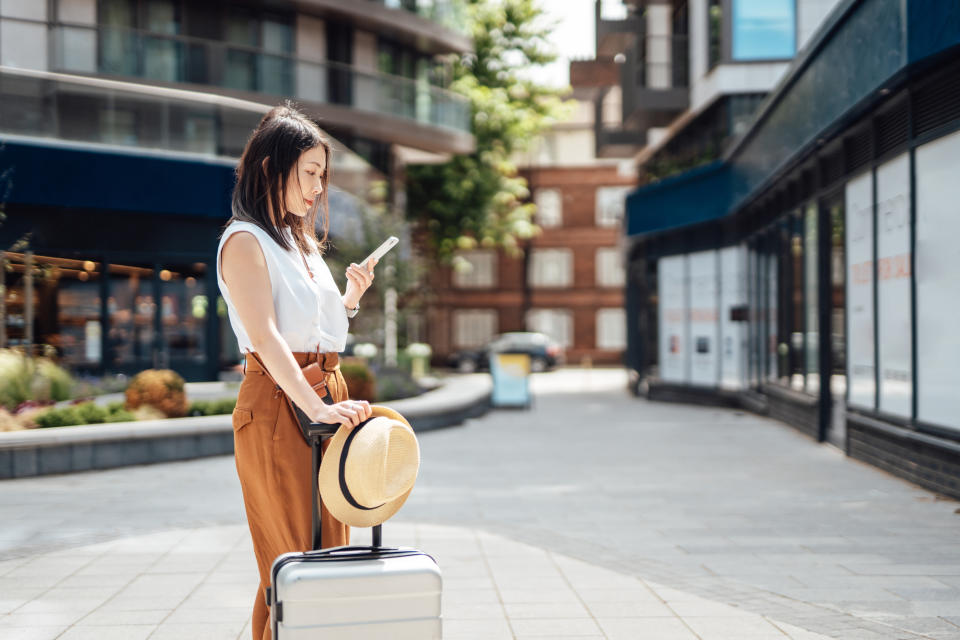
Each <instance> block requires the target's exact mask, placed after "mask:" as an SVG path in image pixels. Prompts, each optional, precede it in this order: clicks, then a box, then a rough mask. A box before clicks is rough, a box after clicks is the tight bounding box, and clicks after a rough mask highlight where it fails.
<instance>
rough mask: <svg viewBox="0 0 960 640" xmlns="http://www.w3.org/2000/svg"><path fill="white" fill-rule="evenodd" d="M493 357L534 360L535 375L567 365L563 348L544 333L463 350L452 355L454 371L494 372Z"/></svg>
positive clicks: (514, 334) (519, 334) (504, 337)
mask: <svg viewBox="0 0 960 640" xmlns="http://www.w3.org/2000/svg"><path fill="white" fill-rule="evenodd" d="M491 353H526V354H528V355H529V356H530V370H531V371H538V372H539V371H547V370H548V369H552V368H553V367H555V366H557V364H561V363H562V362H563V358H564V355H563V347H561V346H560V344H559V343H558V342H556V341H555V340H553V339H552V338H550V337H549V336H547V335H545V334H543V333H537V332H534V331H511V332H509V333H501V334H499V335H496V336H494V337H493V338H492V339H491V340H490V341H489V342H487V344H485V345H484V346H482V347H480V348H477V349H461V350H460V351H457V352H455V353H453V354H451V355H450V357H449V359H448V361H449V364H450V366H451V367H454V368H455V369H457V370H458V371H461V372H463V373H472V372H474V371H484V370H487V369H489V368H490V354H491Z"/></svg>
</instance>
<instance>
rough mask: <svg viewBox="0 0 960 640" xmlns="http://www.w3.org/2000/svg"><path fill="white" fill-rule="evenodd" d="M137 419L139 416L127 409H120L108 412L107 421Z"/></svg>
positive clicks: (130, 420) (131, 420)
mask: <svg viewBox="0 0 960 640" xmlns="http://www.w3.org/2000/svg"><path fill="white" fill-rule="evenodd" d="M136 419H137V417H136V416H135V415H133V414H132V413H130V412H129V411H127V410H126V409H120V410H119V411H114V412H113V413H110V414H107V419H106V422H133V421H134V420H136Z"/></svg>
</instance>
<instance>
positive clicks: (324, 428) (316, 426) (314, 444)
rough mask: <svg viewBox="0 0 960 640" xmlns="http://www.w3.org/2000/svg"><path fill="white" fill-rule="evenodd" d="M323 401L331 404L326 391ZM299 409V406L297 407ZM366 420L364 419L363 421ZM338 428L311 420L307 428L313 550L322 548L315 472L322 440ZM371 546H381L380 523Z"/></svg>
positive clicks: (318, 469) (320, 452) (375, 527)
mask: <svg viewBox="0 0 960 640" xmlns="http://www.w3.org/2000/svg"><path fill="white" fill-rule="evenodd" d="M323 401H324V402H325V403H327V404H333V399H332V398H331V397H330V394H329V393H328V394H327V395H325V396H324V397H323ZM298 409H299V408H298ZM364 422H366V421H364ZM364 422H361V423H360V424H359V425H357V426H356V427H354V429H357V428H359V427H360V425H362V424H364ZM339 428H340V425H339V424H328V423H326V422H311V423H310V426H309V428H308V429H307V435H308V437H309V438H310V448H311V449H312V450H313V464H312V465H311V467H312V469H313V473H311V474H310V475H311V482H310V486H311V487H312V490H313V500H311V502H312V503H313V525H312V531H311V535H310V540H311V543H312V544H311V546H312V548H313V549H314V550H317V549H320V548H322V542H323V541H322V539H321V531H320V529H321V527H320V500H318V497H320V487H319V486H318V479H317V474H319V473H320V460H321V459H322V457H323V450H322V449H321V447H322V445H323V441H324V440H326V439H327V438H331V437H333V434H335V433H336V432H337V429H339ZM371 542H372V546H374V547H381V546H383V534H382V529H381V527H380V525H379V524H378V525H376V526H374V527H373V532H372V541H371Z"/></svg>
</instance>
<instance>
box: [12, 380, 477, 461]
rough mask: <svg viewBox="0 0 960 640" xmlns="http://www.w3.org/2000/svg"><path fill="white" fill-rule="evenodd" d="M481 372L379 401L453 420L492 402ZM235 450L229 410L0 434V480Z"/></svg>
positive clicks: (418, 425) (436, 425)
mask: <svg viewBox="0 0 960 640" xmlns="http://www.w3.org/2000/svg"><path fill="white" fill-rule="evenodd" d="M491 391H492V383H491V380H490V376H488V375H486V374H471V375H465V376H457V377H456V378H452V379H450V380H449V381H448V382H447V383H446V384H444V385H443V386H442V387H439V388H437V389H434V390H432V391H427V392H425V393H423V394H421V395H419V396H416V397H413V398H405V399H403V400H395V401H393V402H384V403H381V404H383V405H384V406H387V407H390V408H391V409H394V410H396V411H398V412H400V413H401V414H402V415H403V417H405V418H406V419H407V420H408V421H409V422H410V424H411V425H412V426H413V428H414V430H416V431H430V430H433V429H440V428H444V427H452V426H454V425H457V424H460V423H462V422H463V421H464V420H466V419H467V418H474V417H477V416H481V415H483V414H485V413H486V412H487V411H488V410H489V409H490V395H491ZM232 453H233V424H232V417H231V416H230V415H228V414H225V415H219V416H200V417H188V418H170V419H167V420H141V421H138V422H113V423H103V424H95V425H77V426H72V427H54V428H49V429H29V430H26V431H11V432H5V433H0V479H8V478H26V477H31V476H42V475H49V474H55V473H74V472H78V471H90V470H96V469H113V468H116V467H125V466H129V465H136V464H153V463H157V462H171V461H173V460H189V459H192V458H202V457H206V456H216V455H226V454H232Z"/></svg>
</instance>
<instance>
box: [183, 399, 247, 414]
mask: <svg viewBox="0 0 960 640" xmlns="http://www.w3.org/2000/svg"><path fill="white" fill-rule="evenodd" d="M236 406H237V399H236V398H223V399H221V400H196V401H194V402H191V403H190V410H189V411H188V412H187V415H190V416H219V415H223V414H225V413H233V408H234V407H236Z"/></svg>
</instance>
